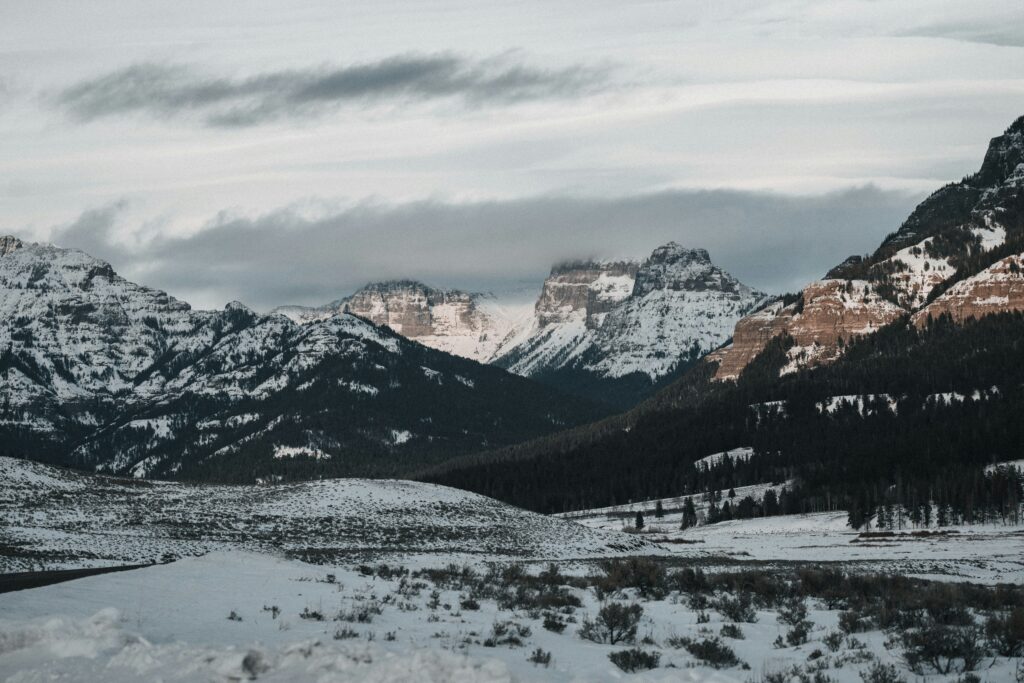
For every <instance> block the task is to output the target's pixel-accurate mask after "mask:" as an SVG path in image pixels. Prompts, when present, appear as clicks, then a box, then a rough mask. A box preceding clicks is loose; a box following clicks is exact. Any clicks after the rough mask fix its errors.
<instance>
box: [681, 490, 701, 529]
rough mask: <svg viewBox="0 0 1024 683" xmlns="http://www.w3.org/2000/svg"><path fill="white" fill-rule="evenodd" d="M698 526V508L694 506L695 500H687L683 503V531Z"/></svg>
mask: <svg viewBox="0 0 1024 683" xmlns="http://www.w3.org/2000/svg"><path fill="white" fill-rule="evenodd" d="M696 525H697V508H696V507H694V505H693V498H692V497H691V498H687V499H686V502H685V503H683V522H682V524H681V525H680V527H681V528H683V529H689V528H690V527H691V526H696Z"/></svg>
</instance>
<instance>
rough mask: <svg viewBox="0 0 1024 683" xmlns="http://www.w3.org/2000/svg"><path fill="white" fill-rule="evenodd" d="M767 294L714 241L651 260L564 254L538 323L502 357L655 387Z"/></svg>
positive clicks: (551, 373) (665, 251)
mask: <svg viewBox="0 0 1024 683" xmlns="http://www.w3.org/2000/svg"><path fill="white" fill-rule="evenodd" d="M763 298H764V297H763V295H762V294H760V293H759V292H756V291H754V290H753V289H751V288H750V287H747V286H746V285H744V284H743V283H741V282H739V281H738V280H736V279H735V278H734V277H732V276H731V275H729V274H728V273H726V272H725V271H723V270H722V269H720V268H719V267H718V266H716V265H715V264H714V263H712V262H711V259H710V256H709V255H708V253H707V251H705V250H704V249H687V248H685V247H682V246H680V245H679V244H676V243H674V242H671V243H669V244H666V245H663V246H661V247H658V248H657V249H655V250H654V251H653V252H652V253H651V255H650V256H649V257H648V258H647V259H644V260H643V261H642V262H635V261H603V262H594V261H587V262H577V263H572V264H563V265H560V266H556V267H555V268H554V269H553V270H552V272H551V275H550V276H549V277H548V279H547V281H546V282H545V283H544V288H543V291H542V293H541V297H540V299H539V300H538V302H537V306H536V315H535V318H534V321H533V324H532V326H531V327H530V328H529V329H528V330H526V331H525V333H522V334H520V335H519V336H518V337H517V338H516V339H515V340H514V343H513V344H511V345H510V346H509V347H508V348H506V349H504V350H503V351H502V352H500V353H499V356H498V358H497V360H496V362H497V363H498V364H500V365H502V366H503V367H507V368H509V369H510V370H512V371H513V372H516V373H519V374H523V375H526V376H529V377H542V378H552V377H555V378H557V377H559V376H566V375H568V374H570V373H571V374H572V381H573V382H574V383H576V385H579V384H581V383H582V380H581V379H580V377H581V376H587V377H590V378H596V379H607V380H618V379H621V378H626V377H630V376H635V377H642V378H644V382H646V386H647V387H651V386H654V385H655V384H656V383H657V382H658V381H659V380H660V379H661V378H663V377H665V376H667V375H669V374H671V373H672V372H674V371H675V370H677V369H679V368H680V367H682V366H684V365H685V364H687V363H691V362H693V361H695V360H696V359H697V358H699V357H700V356H701V355H703V354H705V353H707V352H708V351H710V350H712V349H714V348H716V347H717V346H719V345H720V344H722V343H723V342H724V341H725V340H726V339H727V338H728V336H729V333H730V332H731V330H732V327H733V325H734V324H735V323H736V321H737V320H739V319H740V318H741V317H742V316H743V315H744V314H746V313H747V312H749V311H750V310H752V309H753V308H754V307H755V306H756V305H757V304H758V303H759V302H760V301H762V300H763ZM552 381H557V379H556V380H552ZM586 386H588V387H591V388H592V387H593V386H594V384H593V383H592V382H591V383H587V384H586Z"/></svg>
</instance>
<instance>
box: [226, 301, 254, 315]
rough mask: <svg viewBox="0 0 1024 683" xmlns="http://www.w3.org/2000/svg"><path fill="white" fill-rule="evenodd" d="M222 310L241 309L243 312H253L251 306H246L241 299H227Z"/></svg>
mask: <svg viewBox="0 0 1024 683" xmlns="http://www.w3.org/2000/svg"><path fill="white" fill-rule="evenodd" d="M224 310H225V311H242V312H243V313H252V312H253V310H252V309H251V308H249V307H248V306H246V305H245V304H243V303H242V302H241V301H229V302H228V303H227V305H226V306H224Z"/></svg>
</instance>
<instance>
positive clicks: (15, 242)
mask: <svg viewBox="0 0 1024 683" xmlns="http://www.w3.org/2000/svg"><path fill="white" fill-rule="evenodd" d="M24 246H25V243H24V242H22V241H21V240H20V239H18V238H17V237H15V236H14V235H2V236H0V256H6V255H7V254H10V253H11V252H12V251H15V250H17V249H21V248H22V247H24Z"/></svg>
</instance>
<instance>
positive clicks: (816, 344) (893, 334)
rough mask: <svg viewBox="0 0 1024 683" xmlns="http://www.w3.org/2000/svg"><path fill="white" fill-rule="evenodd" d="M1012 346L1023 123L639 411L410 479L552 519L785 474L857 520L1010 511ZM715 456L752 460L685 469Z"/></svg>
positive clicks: (743, 325)
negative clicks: (977, 164)
mask: <svg viewBox="0 0 1024 683" xmlns="http://www.w3.org/2000/svg"><path fill="white" fill-rule="evenodd" d="M1022 340H1024V117H1021V118H1019V119H1017V120H1016V121H1015V122H1014V123H1013V124H1012V125H1011V126H1010V127H1009V128H1008V129H1007V130H1006V131H1005V132H1004V133H1003V134H1002V135H1000V136H998V137H996V138H994V139H992V141H991V142H990V144H989V147H988V151H987V153H986V154H985V156H984V159H983V161H982V164H981V168H980V169H979V170H978V172H977V173H974V174H971V175H969V176H967V177H965V178H963V179H962V180H960V181H958V182H955V183H950V184H949V185H946V186H945V187H943V188H941V189H939V190H938V191H936V192H935V193H933V194H932V195H931V196H929V197H928V198H926V199H925V200H924V201H923V202H921V204H920V205H919V206H918V207H917V208H916V209H915V210H914V211H913V212H912V213H911V215H910V216H909V217H908V218H907V219H906V221H905V222H904V223H903V224H902V225H901V226H900V227H899V228H898V229H897V230H895V231H894V232H893V233H892V234H890V235H889V236H888V237H887V238H886V239H885V240H884V241H883V242H882V244H881V245H880V246H879V247H878V248H877V249H876V250H875V251H874V252H873V253H871V254H868V255H859V256H853V257H850V258H848V259H846V260H845V261H844V262H843V263H841V264H838V265H836V266H835V267H834V268H832V269H831V270H829V271H828V272H827V274H826V276H825V277H824V278H823V279H821V280H817V281H814V282H811V283H809V284H808V285H807V286H806V287H804V288H803V289H802V290H801V291H800V292H799V293H797V294H794V295H787V296H784V297H781V298H779V299H778V300H776V301H773V302H771V303H769V304H768V305H766V306H764V307H762V308H760V309H759V310H757V311H755V312H753V313H751V314H749V315H746V316H745V317H743V318H741V319H740V320H739V321H738V322H737V323H736V326H735V330H734V332H733V335H732V340H731V341H730V342H729V343H728V344H727V345H725V346H723V347H722V348H720V349H718V350H716V351H714V352H712V353H710V354H708V355H706V356H704V357H703V358H702V359H701V360H700V361H699V362H697V363H695V364H694V365H693V366H692V367H691V368H690V369H689V370H688V371H687V372H685V373H684V374H683V375H682V376H681V377H680V378H679V379H677V380H675V381H674V382H672V383H671V384H670V385H668V386H667V387H665V388H664V389H662V390H661V391H659V392H658V393H657V394H655V395H654V396H652V397H651V398H650V399H648V400H646V401H644V402H643V403H641V404H639V405H638V406H636V407H635V408H633V409H632V410H630V411H628V412H625V413H622V414H619V415H615V416H612V417H609V418H606V419H604V420H601V421H599V422H596V423H593V424H589V425H586V426H583V427H579V428H575V429H570V430H567V431H565V432H561V433H556V434H554V435H551V436H546V437H541V438H539V439H537V440H535V441H533V442H529V443H525V444H517V445H515V446H511V447H507V448H504V449H500V450H496V451H492V452H489V453H485V454H475V455H474V456H473V457H472V458H462V459H455V460H453V461H450V462H448V463H446V464H445V465H444V466H441V467H437V468H434V469H431V470H428V471H425V472H423V473H421V475H420V476H421V477H422V478H424V479H426V480H428V481H434V482H441V483H446V484H449V485H454V486H459V487H462V488H467V489H470V490H474V491H477V492H481V493H485V494H487V495H491V496H494V497H497V498H500V499H503V500H506V501H510V502H514V503H516V504H518V505H521V506H524V507H527V508H530V509H534V510H543V511H547V512H555V511H565V510H572V509H581V508H593V507H601V506H608V505H616V504H621V503H625V502H628V501H632V500H637V499H640V500H643V499H655V498H660V497H664V496H679V495H686V494H692V493H705V494H710V493H713V492H714V491H719V490H727V489H730V488H733V487H739V486H745V485H753V484H758V483H780V482H790V485H789V494H790V498H789V500H788V501H787V504H786V506H785V507H787V509H788V510H790V511H803V512H807V511H815V510H817V511H824V510H837V509H842V510H849V511H850V521H851V524H852V525H853V526H854V527H857V526H860V525H861V524H863V523H864V520H865V519H867V518H869V517H870V516H871V515H872V514H873V513H875V512H876V511H877V510H878V509H879V506H883V505H884V506H889V509H893V506H895V508H898V509H903V510H908V511H912V513H913V514H933V512H934V509H933V508H932V507H929V506H931V505H934V506H936V508H935V509H937V510H939V511H941V515H942V519H944V520H947V521H948V520H950V519H958V520H961V521H972V520H977V519H979V517H978V515H979V511H985V514H995V515H999V514H1003V515H1005V514H1008V513H1007V512H1006V511H1007V510H1010V511H1012V510H1015V509H1016V506H1017V504H1018V503H1019V500H1020V495H1021V494H1020V491H1021V484H1022V482H1021V481H1020V480H1019V477H1018V479H1017V480H1011V479H1012V476H1014V475H1012V474H1007V471H1006V470H1005V469H1000V468H995V469H993V467H994V465H995V464H996V463H999V462H1006V461H1014V460H1017V459H1019V457H1020V452H1021V450H1022V449H1024V423H1022V421H1021V420H1020V415H1021V413H1022V412H1024V343H1022ZM724 452H742V453H744V454H745V456H744V457H743V458H722V459H719V460H715V462H714V463H712V465H711V466H702V467H696V466H695V463H698V462H707V460H706V458H707V457H708V456H709V455H711V454H716V453H724ZM1008 477H1010V479H1008ZM1000 511H1001V512H1000Z"/></svg>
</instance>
